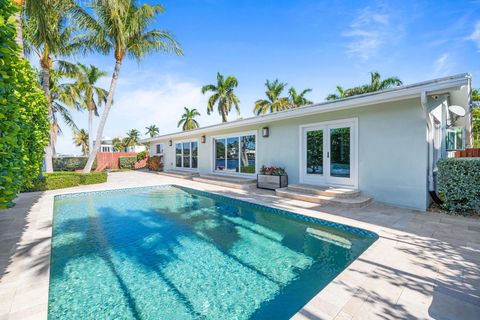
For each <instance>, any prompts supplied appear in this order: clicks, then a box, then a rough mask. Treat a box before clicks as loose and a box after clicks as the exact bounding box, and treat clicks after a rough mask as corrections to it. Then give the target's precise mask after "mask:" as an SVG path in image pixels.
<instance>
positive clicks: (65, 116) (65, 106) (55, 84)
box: [39, 69, 80, 156]
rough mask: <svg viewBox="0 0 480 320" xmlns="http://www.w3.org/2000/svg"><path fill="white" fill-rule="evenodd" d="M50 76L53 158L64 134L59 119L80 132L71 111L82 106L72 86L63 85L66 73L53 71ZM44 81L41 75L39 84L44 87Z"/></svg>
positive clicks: (57, 70)
mask: <svg viewBox="0 0 480 320" xmlns="http://www.w3.org/2000/svg"><path fill="white" fill-rule="evenodd" d="M48 75H49V78H48V91H49V100H48V102H49V106H50V112H49V116H50V148H51V151H52V156H53V155H54V154H55V144H56V142H57V136H58V135H59V134H63V132H62V128H61V127H60V125H59V121H58V120H59V118H61V119H62V120H63V122H65V123H66V124H67V125H68V126H69V127H70V128H71V129H72V130H73V131H74V132H75V131H78V128H77V126H76V124H75V122H74V121H73V118H72V114H71V113H70V110H69V109H72V108H73V109H74V110H80V106H79V105H78V104H77V102H76V100H77V99H78V96H77V95H76V92H75V90H74V89H73V87H72V85H71V84H68V83H61V80H62V79H63V78H64V77H65V73H63V72H62V71H61V70H59V69H52V70H50V71H49V74H48ZM43 81H44V78H43V76H42V75H40V79H39V82H40V84H41V85H42V86H44V83H43Z"/></svg>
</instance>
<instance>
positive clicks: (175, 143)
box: [172, 138, 200, 172]
mask: <svg viewBox="0 0 480 320" xmlns="http://www.w3.org/2000/svg"><path fill="white" fill-rule="evenodd" d="M192 142H196V143H197V167H196V168H192V145H191V143H192ZM177 143H180V144H182V166H181V167H177V149H176V145H177ZM183 143H190V167H189V168H184V167H183ZM199 145H200V143H199V141H198V138H195V139H185V140H176V141H173V143H172V147H173V168H174V169H175V170H181V171H194V172H197V171H198V159H199V156H198V155H199V153H200V152H199V150H198V149H199Z"/></svg>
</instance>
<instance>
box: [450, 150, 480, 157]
mask: <svg viewBox="0 0 480 320" xmlns="http://www.w3.org/2000/svg"><path fill="white" fill-rule="evenodd" d="M453 156H454V157H455V158H478V157H480V148H467V149H465V150H458V151H455V153H454V154H453Z"/></svg>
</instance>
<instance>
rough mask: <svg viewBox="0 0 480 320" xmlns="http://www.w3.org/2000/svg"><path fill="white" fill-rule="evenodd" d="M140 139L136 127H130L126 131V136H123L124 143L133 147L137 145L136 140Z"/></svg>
mask: <svg viewBox="0 0 480 320" xmlns="http://www.w3.org/2000/svg"><path fill="white" fill-rule="evenodd" d="M139 140H140V131H138V130H137V129H132V130H130V131H127V136H126V137H125V145H126V146H127V147H133V146H136V145H138V141H139Z"/></svg>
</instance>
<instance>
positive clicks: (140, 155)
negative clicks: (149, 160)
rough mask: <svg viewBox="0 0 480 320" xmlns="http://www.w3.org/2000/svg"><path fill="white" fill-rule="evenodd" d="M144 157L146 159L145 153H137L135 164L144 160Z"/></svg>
mask: <svg viewBox="0 0 480 320" xmlns="http://www.w3.org/2000/svg"><path fill="white" fill-rule="evenodd" d="M146 157H148V153H147V151H140V152H139V153H137V162H138V161H141V160H143V159H145V158H146Z"/></svg>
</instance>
